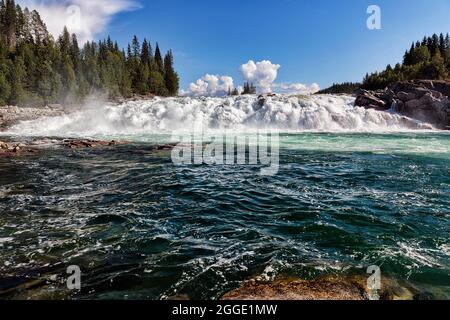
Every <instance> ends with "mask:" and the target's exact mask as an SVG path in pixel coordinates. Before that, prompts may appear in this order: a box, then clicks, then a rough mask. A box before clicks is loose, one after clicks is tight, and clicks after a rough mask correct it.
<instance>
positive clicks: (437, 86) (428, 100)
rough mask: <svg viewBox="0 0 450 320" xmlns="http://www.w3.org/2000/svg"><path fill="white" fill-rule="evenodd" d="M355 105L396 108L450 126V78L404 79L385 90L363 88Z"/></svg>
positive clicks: (403, 112)
mask: <svg viewBox="0 0 450 320" xmlns="http://www.w3.org/2000/svg"><path fill="white" fill-rule="evenodd" d="M355 105H356V106H359V107H365V108H369V109H377V110H382V111H386V110H389V109H391V108H393V109H394V111H396V112H398V113H400V114H402V115H405V116H407V117H410V118H413V119H416V120H420V121H424V122H428V123H431V124H432V125H434V126H436V127H437V128H439V129H447V130H450V82H446V81H434V80H415V81H403V82H396V83H393V84H391V85H390V86H389V87H388V88H386V89H384V90H376V91H368V90H360V91H359V92H358V95H357V98H356V102H355Z"/></svg>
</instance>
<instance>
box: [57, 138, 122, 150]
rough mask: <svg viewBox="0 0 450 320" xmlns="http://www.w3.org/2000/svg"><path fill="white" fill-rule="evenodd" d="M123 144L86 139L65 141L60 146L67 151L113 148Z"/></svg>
mask: <svg viewBox="0 0 450 320" xmlns="http://www.w3.org/2000/svg"><path fill="white" fill-rule="evenodd" d="M121 144H124V143H123V142H118V141H115V140H113V141H101V140H87V139H66V140H64V141H63V142H62V146H63V147H66V148H69V149H86V148H87V149H92V148H96V147H115V146H118V145H121Z"/></svg>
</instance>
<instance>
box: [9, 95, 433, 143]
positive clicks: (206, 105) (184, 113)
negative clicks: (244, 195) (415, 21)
mask: <svg viewBox="0 0 450 320" xmlns="http://www.w3.org/2000/svg"><path fill="white" fill-rule="evenodd" d="M354 101H355V99H354V98H352V97H350V96H330V95H316V96H306V97H293V96H290V97H289V96H275V97H267V98H266V102H265V103H264V104H261V103H259V100H258V98H257V97H256V96H239V97H227V98H155V99H151V100H143V101H129V102H126V103H124V104H122V105H119V106H113V105H107V104H97V105H95V106H90V107H85V108H83V109H81V110H80V111H77V112H75V113H71V114H68V115H64V116H59V117H53V118H41V119H38V120H33V121H26V122H22V123H20V124H18V125H16V126H14V127H13V128H11V130H10V132H9V133H11V134H15V135H22V136H91V137H92V136H99V135H112V136H117V135H142V134H159V133H168V134H169V133H173V132H184V131H190V130H191V129H192V127H193V124H194V123H199V122H201V123H202V124H203V128H206V129H207V130H211V131H214V130H223V129H230V130H236V131H239V130H246V131H248V130H254V129H278V130H280V131H283V132H302V131H317V132H400V131H409V130H426V129H430V128H431V127H430V126H429V125H427V124H423V123H419V122H417V121H414V120H412V119H409V118H407V117H404V116H401V115H398V114H395V113H389V112H380V111H375V110H367V109H364V108H359V107H355V106H354Z"/></svg>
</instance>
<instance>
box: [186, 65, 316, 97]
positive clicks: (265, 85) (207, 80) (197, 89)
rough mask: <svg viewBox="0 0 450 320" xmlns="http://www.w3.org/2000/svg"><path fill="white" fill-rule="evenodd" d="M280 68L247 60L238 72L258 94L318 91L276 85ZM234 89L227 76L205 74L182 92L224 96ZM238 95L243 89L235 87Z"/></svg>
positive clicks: (295, 84)
mask: <svg viewBox="0 0 450 320" xmlns="http://www.w3.org/2000/svg"><path fill="white" fill-rule="evenodd" d="M280 68H281V66H280V65H279V64H274V63H272V62H271V61H269V60H263V61H259V62H254V61H253V60H249V61H248V62H247V63H245V64H243V65H241V67H240V69H239V70H240V71H241V74H242V77H243V79H244V81H246V82H251V83H253V85H255V86H256V89H257V92H258V93H270V92H276V93H280V94H301V95H308V94H313V93H316V92H318V91H319V90H320V87H319V85H318V84H317V83H313V84H312V85H310V86H308V85H305V84H302V83H277V82H275V81H276V79H277V77H278V70H280ZM230 88H231V89H233V88H234V80H233V78H232V77H229V76H219V75H210V74H207V75H205V76H203V77H202V78H201V79H198V80H197V81H196V82H193V83H191V84H190V85H189V88H188V90H182V91H181V95H184V96H225V95H226V94H227V92H228V90H229V89H230ZM237 89H238V91H239V93H242V92H243V90H244V89H243V87H242V86H238V87H237Z"/></svg>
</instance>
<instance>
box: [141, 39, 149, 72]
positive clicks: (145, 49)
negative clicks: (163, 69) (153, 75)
mask: <svg viewBox="0 0 450 320" xmlns="http://www.w3.org/2000/svg"><path fill="white" fill-rule="evenodd" d="M150 61H151V56H150V47H149V44H148V42H147V39H144V42H143V43H142V51H141V62H142V64H144V65H146V66H149V65H150Z"/></svg>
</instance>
